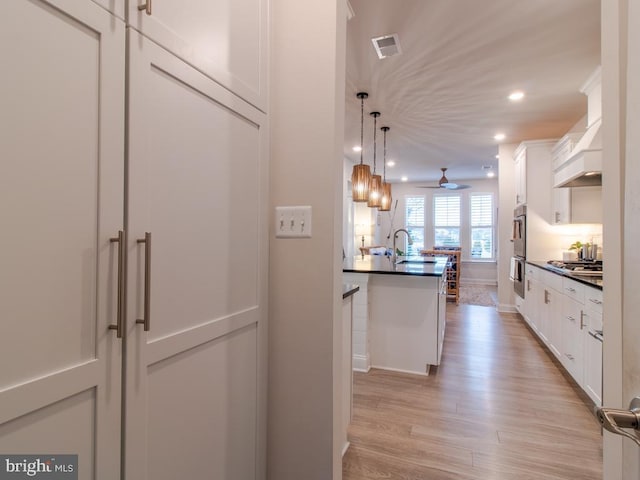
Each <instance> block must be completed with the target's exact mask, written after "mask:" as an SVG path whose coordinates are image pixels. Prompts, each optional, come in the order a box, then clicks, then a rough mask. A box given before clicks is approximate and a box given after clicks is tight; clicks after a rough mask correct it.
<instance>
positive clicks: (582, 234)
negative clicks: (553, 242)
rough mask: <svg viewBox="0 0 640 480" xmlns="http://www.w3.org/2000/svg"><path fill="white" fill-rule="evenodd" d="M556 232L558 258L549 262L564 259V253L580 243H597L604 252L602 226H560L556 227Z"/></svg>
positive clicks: (594, 224)
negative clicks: (576, 243) (571, 246)
mask: <svg viewBox="0 0 640 480" xmlns="http://www.w3.org/2000/svg"><path fill="white" fill-rule="evenodd" d="M554 230H555V233H556V236H557V239H558V243H559V245H558V247H559V250H558V252H557V255H558V256H557V258H555V259H549V260H556V259H562V252H565V251H567V250H569V246H570V245H572V244H574V243H575V242H578V241H579V242H581V243H583V244H584V243H595V244H596V245H598V250H599V251H600V252H602V251H604V244H603V241H602V224H599V223H593V224H573V225H558V226H555V227H554Z"/></svg>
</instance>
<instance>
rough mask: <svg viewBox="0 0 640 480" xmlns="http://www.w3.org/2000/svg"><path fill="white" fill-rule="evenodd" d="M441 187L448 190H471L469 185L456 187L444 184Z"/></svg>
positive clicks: (451, 184) (452, 184) (455, 185)
mask: <svg viewBox="0 0 640 480" xmlns="http://www.w3.org/2000/svg"><path fill="white" fill-rule="evenodd" d="M442 186H443V187H444V188H446V189H448V190H464V189H465V188H471V185H458V184H457V183H445V184H443V185H442Z"/></svg>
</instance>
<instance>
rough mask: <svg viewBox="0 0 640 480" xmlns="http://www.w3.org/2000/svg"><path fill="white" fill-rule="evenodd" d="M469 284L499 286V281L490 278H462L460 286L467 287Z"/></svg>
mask: <svg viewBox="0 0 640 480" xmlns="http://www.w3.org/2000/svg"><path fill="white" fill-rule="evenodd" d="M468 285H484V286H488V287H497V286H498V282H497V281H496V280H491V279H489V278H461V279H460V286H461V287H465V286H468Z"/></svg>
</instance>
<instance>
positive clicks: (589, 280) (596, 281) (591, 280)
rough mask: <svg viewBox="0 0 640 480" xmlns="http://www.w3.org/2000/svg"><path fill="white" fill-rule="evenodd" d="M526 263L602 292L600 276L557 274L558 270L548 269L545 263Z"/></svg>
mask: <svg viewBox="0 0 640 480" xmlns="http://www.w3.org/2000/svg"><path fill="white" fill-rule="evenodd" d="M527 263H528V264H529V265H533V266H534V267H538V268H542V269H543V270H546V271H547V272H551V273H555V274H556V275H560V276H561V277H567V278H570V279H571V280H575V281H576V282H580V283H584V284H585V285H588V286H589V287H595V288H598V289H600V290H602V288H603V285H602V276H590V275H589V276H587V275H580V274H577V273H570V272H559V271H558V270H554V269H553V268H550V267H549V264H548V263H547V262H534V261H529V260H527Z"/></svg>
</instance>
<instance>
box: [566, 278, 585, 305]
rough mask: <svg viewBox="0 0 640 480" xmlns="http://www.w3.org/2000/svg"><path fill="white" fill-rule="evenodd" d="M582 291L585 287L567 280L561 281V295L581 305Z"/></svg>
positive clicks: (582, 301) (582, 299)
mask: <svg viewBox="0 0 640 480" xmlns="http://www.w3.org/2000/svg"><path fill="white" fill-rule="evenodd" d="M584 289H585V286H584V285H583V284H581V283H578V282H576V281H574V280H570V279H568V278H563V279H562V293H564V294H565V295H566V296H567V297H569V298H573V299H574V300H575V301H577V302H579V303H582V304H584Z"/></svg>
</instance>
